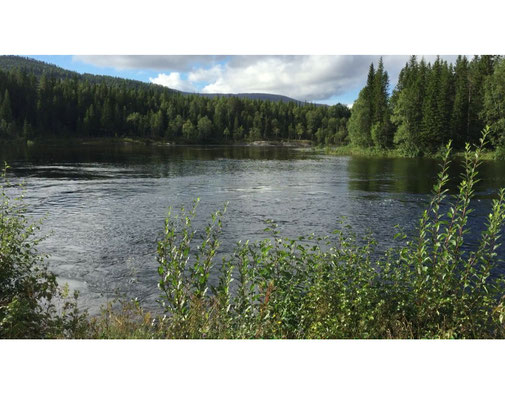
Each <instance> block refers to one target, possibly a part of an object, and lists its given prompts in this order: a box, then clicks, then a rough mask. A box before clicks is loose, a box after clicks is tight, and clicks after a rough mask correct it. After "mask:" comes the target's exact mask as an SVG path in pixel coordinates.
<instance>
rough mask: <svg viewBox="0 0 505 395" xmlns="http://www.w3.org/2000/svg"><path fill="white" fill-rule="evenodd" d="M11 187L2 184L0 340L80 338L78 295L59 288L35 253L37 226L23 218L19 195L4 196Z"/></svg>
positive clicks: (83, 319) (82, 324) (83, 320)
mask: <svg viewBox="0 0 505 395" xmlns="http://www.w3.org/2000/svg"><path fill="white" fill-rule="evenodd" d="M6 169H7V167H6V168H5V169H4V172H3V179H4V180H6V177H5V171H6ZM9 187H10V184H9V183H8V182H7V181H6V182H5V185H0V338H65V337H81V336H83V335H84V333H85V331H86V330H87V321H86V315H85V314H83V313H81V312H80V311H79V309H78V308H77V302H76V299H77V295H76V294H75V295H74V298H69V297H68V288H67V287H63V288H62V287H59V286H58V283H57V281H56V277H55V275H54V274H53V273H51V272H50V271H49V270H48V268H47V264H46V263H45V261H44V256H42V255H40V254H38V252H37V245H38V244H39V243H40V241H41V239H40V238H37V237H36V232H37V231H38V230H39V226H38V224H37V223H30V222H29V221H28V219H27V218H26V215H25V214H26V205H25V204H24V203H23V196H22V195H21V196H19V197H16V198H11V197H9V196H8V194H7V189H8V188H9Z"/></svg>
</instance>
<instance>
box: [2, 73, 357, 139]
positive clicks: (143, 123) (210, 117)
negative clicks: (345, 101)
mask: <svg viewBox="0 0 505 395" xmlns="http://www.w3.org/2000/svg"><path fill="white" fill-rule="evenodd" d="M349 117H350V110H349V109H348V108H347V107H346V106H344V105H341V104H337V105H335V106H316V105H312V104H305V105H301V104H300V103H294V102H288V103H284V102H272V101H266V100H250V99H242V98H237V97H217V98H207V97H202V96H199V95H183V94H180V93H177V92H174V91H172V90H170V89H165V88H162V87H160V86H157V85H153V84H145V83H140V82H138V83H137V84H132V82H131V81H129V80H123V79H119V78H108V77H107V78H104V79H103V80H100V79H94V80H90V79H86V78H80V77H79V75H74V76H72V77H71V78H67V77H64V76H63V77H62V76H60V75H59V74H57V73H56V74H54V73H51V72H48V71H47V70H42V74H41V75H40V76H38V75H37V74H36V73H34V72H29V71H27V70H26V69H25V68H10V69H6V70H0V138H4V139H5V138H17V137H24V138H28V139H33V138H36V137H48V136H65V137H67V136H75V137H116V136H118V137H134V138H149V139H166V140H170V141H184V142H198V143H209V142H232V141H244V140H278V139H306V140H311V141H314V142H317V143H320V144H340V143H342V142H343V141H344V140H345V138H346V136H347V129H346V125H347V121H348V119H349Z"/></svg>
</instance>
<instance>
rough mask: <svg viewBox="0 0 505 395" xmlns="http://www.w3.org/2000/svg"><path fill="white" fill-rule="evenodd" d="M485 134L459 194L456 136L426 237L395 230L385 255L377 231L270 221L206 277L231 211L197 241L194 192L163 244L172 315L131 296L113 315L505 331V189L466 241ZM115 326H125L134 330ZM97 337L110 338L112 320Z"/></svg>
mask: <svg viewBox="0 0 505 395" xmlns="http://www.w3.org/2000/svg"><path fill="white" fill-rule="evenodd" d="M487 133H488V132H485V134H484V138H485V137H486V135H487ZM484 138H483V139H482V140H481V144H480V146H479V147H476V149H475V151H474V152H472V151H471V150H470V147H469V146H468V145H467V147H466V155H465V166H464V173H463V175H462V180H461V183H460V186H459V193H458V194H457V196H454V197H452V198H449V196H448V195H447V190H446V189H445V186H446V184H447V182H448V176H447V170H448V166H449V156H450V151H451V150H450V144H449V145H447V147H446V151H445V154H444V161H443V166H442V169H441V172H440V173H439V177H438V182H437V184H436V185H435V187H434V195H433V199H432V201H431V203H430V206H429V208H428V209H426V210H425V211H424V213H423V215H422V217H421V219H420V221H419V225H418V235H417V237H415V238H412V239H410V240H407V237H406V236H405V235H402V234H398V235H397V237H400V238H401V239H404V240H403V242H404V243H405V244H403V246H402V247H401V248H397V249H394V250H393V249H392V250H390V251H389V252H388V253H387V254H386V255H385V256H383V257H381V258H379V259H377V258H374V256H375V255H374V253H373V251H374V245H375V242H374V241H373V240H372V239H369V240H367V242H366V243H357V241H356V239H355V238H354V237H352V236H348V235H347V233H345V232H340V231H339V232H336V235H337V242H336V243H335V242H331V241H330V239H329V238H328V237H323V238H316V237H314V236H311V237H308V238H307V239H303V238H300V239H297V240H290V239H283V238H280V237H279V234H278V232H277V230H276V227H275V225H274V224H271V226H270V228H269V229H268V231H269V232H270V233H271V237H270V238H268V239H265V240H263V241H261V242H258V243H254V244H251V243H248V242H246V243H241V242H239V243H238V245H237V247H236V249H235V251H234V253H233V254H232V255H231V256H228V257H226V258H224V259H223V261H222V263H221V265H220V276H219V278H218V279H217V281H209V276H210V274H211V273H213V272H214V270H217V266H218V265H216V264H215V263H214V258H215V256H216V254H217V251H218V248H219V232H220V229H221V216H222V215H223V212H219V211H218V212H217V213H215V214H214V215H213V216H212V221H211V222H210V224H209V225H208V226H207V228H206V230H205V232H204V237H203V241H202V242H201V244H199V246H198V247H197V248H196V250H195V249H194V246H195V237H196V235H197V233H196V231H195V230H194V228H193V225H192V221H193V218H194V217H195V209H196V203H197V202H195V206H194V207H193V209H192V210H190V212H189V213H186V212H185V211H184V209H182V211H181V213H180V214H179V215H176V216H171V215H169V217H168V219H167V221H166V226H165V232H164V237H163V239H162V240H161V241H160V242H159V244H158V262H159V268H158V271H159V275H160V281H159V288H160V290H161V299H160V303H161V304H162V306H163V309H164V311H165V315H164V316H163V318H161V319H159V318H158V319H152V317H151V316H149V315H146V314H145V313H144V312H143V311H142V310H141V308H140V307H139V306H138V304H131V305H130V306H129V307H128V305H127V304H123V306H122V311H121V314H120V315H119V316H120V319H118V320H117V321H116V322H118V323H120V325H119V327H120V328H125V323H126V322H129V321H128V315H129V314H131V313H132V312H133V311H135V309H136V312H137V313H138V316H139V317H143V319H142V320H141V321H139V326H137V327H136V332H135V333H136V334H137V335H138V334H141V335H142V336H145V335H147V334H149V335H150V336H152V337H173V338H503V337H504V336H505V325H504V324H505V323H504V318H505V306H504V300H505V282H504V276H503V275H500V274H498V273H495V272H494V269H496V268H497V264H498V262H499V257H498V256H497V252H496V251H497V248H498V246H499V243H498V241H499V237H500V230H501V227H502V225H503V222H504V220H505V200H504V199H505V191H504V190H501V191H500V192H499V198H498V199H497V200H495V201H494V202H493V206H492V210H491V212H490V214H489V216H488V217H487V226H486V229H485V230H484V231H483V232H482V235H481V239H480V245H479V246H478V247H477V248H475V249H474V250H473V251H470V250H468V249H467V247H466V246H465V247H464V239H465V236H466V234H467V233H468V232H469V229H468V226H467V222H468V218H469V214H470V213H471V211H472V209H471V207H470V202H471V198H472V197H473V195H474V187H475V184H476V182H477V176H478V167H479V164H480V161H479V157H480V154H481V150H482V148H483V146H484ZM211 284H213V285H211ZM108 314H111V310H109V311H108ZM112 315H113V313H112ZM113 335H115V336H117V335H119V336H126V337H128V331H124V330H123V331H119V332H118V331H117V330H116V331H115V332H113ZM100 336H105V337H107V332H106V331H104V330H103V327H102V332H101V333H100Z"/></svg>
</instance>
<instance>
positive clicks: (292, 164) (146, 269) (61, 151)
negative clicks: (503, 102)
mask: <svg viewBox="0 0 505 395" xmlns="http://www.w3.org/2000/svg"><path fill="white" fill-rule="evenodd" d="M0 160H1V161H2V162H3V161H7V162H8V164H9V165H10V166H11V169H10V171H9V177H10V180H11V182H14V183H16V182H24V188H25V195H26V199H25V201H26V203H27V204H28V207H29V215H31V216H32V217H34V218H36V219H41V218H43V225H42V234H45V235H47V239H46V240H45V241H44V242H43V243H42V244H41V245H40V251H41V252H43V253H47V254H49V255H50V258H49V262H50V268H51V270H52V271H54V272H55V273H56V274H57V276H58V279H59V282H60V283H65V282H67V283H68V284H69V285H70V287H71V288H72V289H77V290H79V291H80V294H81V297H80V300H81V302H80V303H81V305H82V306H83V307H87V308H89V309H90V312H91V313H96V312H97V311H98V309H99V306H100V305H102V304H103V303H105V302H106V301H107V300H110V299H112V298H113V297H114V296H115V294H116V293H118V292H119V293H121V294H124V295H126V296H127V297H138V298H139V299H140V300H141V301H142V302H143V303H144V305H146V306H147V307H149V308H156V306H157V303H156V298H157V296H158V290H157V286H156V284H157V271H156V241H157V240H158V239H159V238H160V235H161V232H162V229H163V223H164V218H165V216H166V213H167V210H168V207H169V206H172V207H174V208H178V207H181V206H182V205H184V206H186V207H190V206H191V203H192V201H193V199H195V198H196V197H199V198H200V205H199V208H198V213H199V214H198V218H197V221H196V225H197V226H199V227H202V226H203V225H204V224H205V223H206V221H207V220H208V218H209V216H210V213H211V212H212V211H215V210H217V209H220V208H222V207H223V205H224V203H225V202H229V206H228V212H227V214H226V217H225V220H224V229H223V235H222V238H223V253H226V252H229V251H230V250H231V249H232V246H233V243H234V242H236V241H238V240H243V241H244V240H247V239H249V240H258V239H261V238H263V237H265V233H264V232H263V229H264V228H265V227H266V224H265V221H266V220H267V219H271V220H273V221H274V222H276V223H277V224H278V225H279V230H280V232H281V235H284V236H288V237H296V236H299V235H308V234H310V233H316V234H321V235H324V234H328V233H330V232H331V231H332V230H334V229H336V228H339V227H342V224H339V221H341V222H342V223H343V224H345V225H350V227H351V229H352V230H353V231H355V232H356V233H358V235H365V234H366V233H367V232H369V231H370V232H372V233H373V235H374V236H375V238H377V239H378V240H379V251H382V250H384V249H386V248H388V247H389V246H391V245H392V244H391V243H392V241H391V240H392V237H393V235H394V234H395V233H396V232H397V230H396V229H395V228H394V226H395V225H400V226H401V227H403V228H404V230H405V231H406V232H407V233H412V232H414V229H415V226H416V224H417V219H418V218H419V216H420V214H421V213H422V210H423V209H424V208H425V207H426V204H427V203H428V202H429V199H430V192H431V188H432V186H433V183H434V180H435V179H436V175H437V173H438V171H439V165H440V164H439V162H438V161H436V160H432V159H423V158H417V159H370V158H357V157H343V156H340V157H339V156H325V155H320V154H316V153H314V152H312V151H310V150H303V149H293V148H280V147H229V146H228V147H223V146H205V147H204V146H148V145H140V144H125V143H110V142H109V143H101V144H93V143H87V144H86V143H78V144H77V143H75V142H59V143H56V142H55V143H51V144H47V143H46V144H33V145H28V146H26V145H21V146H18V145H6V144H3V145H2V146H0ZM460 170H461V168H460V167H458V166H457V164H456V165H455V168H453V169H452V171H451V174H452V175H453V177H456V176H457V175H458V174H459V172H460ZM480 177H481V179H482V182H481V183H480V184H479V185H478V187H477V195H476V199H475V201H474V205H473V208H474V209H475V211H474V212H473V213H472V214H471V219H470V224H471V225H472V227H473V231H472V233H471V235H470V237H469V240H468V243H467V248H470V247H472V246H473V245H475V244H476V243H477V236H478V234H479V232H480V231H481V230H482V229H483V221H484V215H485V214H486V213H487V212H488V210H489V208H490V205H491V198H494V197H496V193H497V190H498V188H499V187H504V186H505V161H489V162H485V163H484V164H483V166H482V168H481V172H480ZM456 186H457V184H456V182H452V183H451V184H450V188H451V191H452V192H455V191H456ZM499 252H500V254H501V255H502V256H503V255H504V249H503V248H501V249H500V250H499Z"/></svg>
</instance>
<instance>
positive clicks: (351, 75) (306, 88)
mask: <svg viewBox="0 0 505 395" xmlns="http://www.w3.org/2000/svg"><path fill="white" fill-rule="evenodd" d="M379 58H380V56H377V55H336V56H332V55H328V56H313V55H288V56H286V55H237V56H224V55H223V56H217V55H209V56H205V55H190V56H185V55H181V56H178V55H168V56H135V55H128V56H77V57H76V59H78V60H81V61H85V62H88V63H92V64H94V65H100V66H107V67H115V68H133V69H135V68H139V69H150V70H162V71H164V72H165V73H160V74H158V76H157V77H156V78H151V79H150V80H151V82H153V83H157V84H160V85H164V86H168V87H170V88H174V89H179V90H183V91H188V92H196V91H200V92H203V93H272V94H281V95H286V96H289V97H292V98H295V99H298V100H302V101H316V102H317V101H325V100H328V99H330V98H332V97H337V96H342V95H345V94H348V93H349V92H356V91H359V89H361V88H362V87H363V86H364V84H365V83H366V78H367V74H368V67H369V66H370V63H372V62H373V63H375V65H376V66H377V64H378V61H379ZM420 58H421V56H419V59H420ZM424 58H425V60H426V61H427V62H433V61H434V60H435V58H436V57H435V56H433V55H428V56H424ZM408 59H409V56H408V55H386V56H383V61H384V67H385V69H386V71H387V72H388V74H389V78H390V85H391V86H392V87H394V85H395V84H396V82H397V79H398V74H399V72H400V70H401V69H402V68H403V67H404V66H405V63H406V62H407V61H408ZM443 59H445V60H447V61H449V62H454V61H455V60H456V56H443ZM180 72H186V73H187V79H183V78H182V77H181V74H180ZM197 86H198V87H200V88H201V89H200V90H198V88H197Z"/></svg>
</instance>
